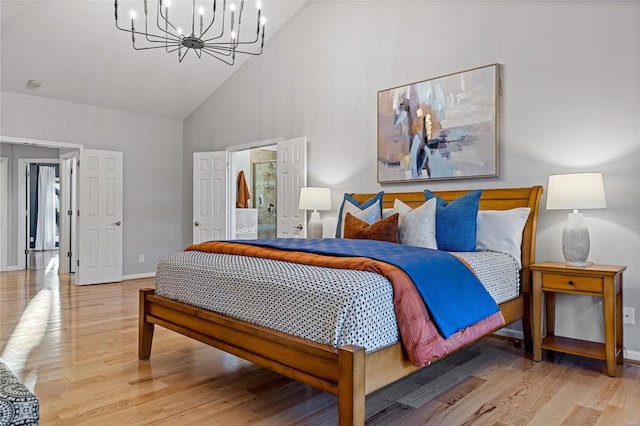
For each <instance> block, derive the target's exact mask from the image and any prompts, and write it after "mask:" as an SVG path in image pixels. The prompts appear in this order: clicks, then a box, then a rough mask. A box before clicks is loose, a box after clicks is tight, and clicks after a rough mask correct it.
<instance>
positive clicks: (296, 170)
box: [276, 136, 307, 238]
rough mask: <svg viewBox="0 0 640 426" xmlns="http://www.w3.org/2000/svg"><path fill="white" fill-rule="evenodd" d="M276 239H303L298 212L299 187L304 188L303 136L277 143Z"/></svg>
mask: <svg viewBox="0 0 640 426" xmlns="http://www.w3.org/2000/svg"><path fill="white" fill-rule="evenodd" d="M277 185H278V186H277V188H278V205H277V207H276V209H277V217H278V223H277V225H276V226H277V229H278V238H305V237H306V236H307V221H306V217H305V211H304V210H299V209H298V204H299V202H300V188H302V187H305V186H307V137H306V136H303V137H300V138H295V139H289V140H285V141H280V142H278V184H277Z"/></svg>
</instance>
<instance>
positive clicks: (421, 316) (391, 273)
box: [186, 241, 504, 367]
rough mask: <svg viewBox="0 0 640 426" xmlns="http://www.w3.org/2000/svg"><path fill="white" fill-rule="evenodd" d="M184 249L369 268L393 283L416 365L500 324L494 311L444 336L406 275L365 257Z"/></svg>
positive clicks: (214, 244) (236, 247) (246, 248)
mask: <svg viewBox="0 0 640 426" xmlns="http://www.w3.org/2000/svg"><path fill="white" fill-rule="evenodd" d="M186 250H196V251H204V252H212V253H225V254H235V255H242V256H253V257H260V258H265V259H273V260H282V261H286V262H294V263H302V264H307V265H314V266H322V267H328V268H338V269H355V270H361V271H369V272H375V273H378V274H380V275H383V276H384V277H385V278H387V279H388V280H389V282H391V285H392V286H393V294H394V296H393V304H394V309H395V313H396V317H397V321H398V328H399V330H400V335H401V338H402V343H403V344H404V347H405V349H406V350H407V354H408V355H409V359H410V360H411V362H412V363H413V364H414V365H415V366H416V367H422V366H424V365H427V364H429V363H430V362H431V361H432V360H434V359H435V358H440V357H442V356H444V355H445V354H447V353H449V352H451V351H453V350H455V349H457V348H460V347H462V346H464V345H465V344H467V343H469V342H471V341H473V340H476V339H478V338H480V337H481V336H483V335H485V334H487V333H489V332H491V331H493V330H496V329H498V328H500V327H502V326H503V325H504V317H503V316H502V313H501V312H497V313H495V314H493V315H491V316H489V317H487V318H485V319H484V320H482V321H480V322H478V323H476V324H474V325H472V326H470V327H467V328H465V329H464V330H461V331H458V332H457V333H455V334H453V335H451V336H450V337H449V338H448V339H444V338H443V337H442V336H441V335H440V334H439V333H438V331H437V329H436V327H435V325H434V323H433V322H432V321H431V319H430V318H429V313H428V312H427V309H426V307H425V305H424V302H423V301H422V298H421V297H420V295H419V293H418V291H417V290H416V288H415V286H414V284H413V282H412V281H411V279H410V278H409V277H408V276H407V274H406V273H405V272H404V271H402V270H401V269H400V268H398V267H396V266H393V265H390V264H388V263H385V262H381V261H377V260H372V259H369V258H366V257H333V256H325V255H319V254H313V253H306V252H299V251H286V250H278V249H272V248H267V247H258V246H252V245H248V244H234V243H229V242H223V241H211V242H206V243H200V244H196V245H192V246H190V247H188V248H187V249H186Z"/></svg>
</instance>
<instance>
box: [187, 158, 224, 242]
mask: <svg viewBox="0 0 640 426" xmlns="http://www.w3.org/2000/svg"><path fill="white" fill-rule="evenodd" d="M227 159H228V155H227V152H226V151H216V152H194V153H193V222H192V227H193V244H198V243H201V242H203V241H212V240H223V239H227V238H228V235H227V230H228V229H229V226H228V225H229V206H230V203H229V194H228V192H229V191H227V181H228V170H227V169H228V167H227V165H228V161H227Z"/></svg>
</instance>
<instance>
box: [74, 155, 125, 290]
mask: <svg viewBox="0 0 640 426" xmlns="http://www.w3.org/2000/svg"><path fill="white" fill-rule="evenodd" d="M77 171H78V189H79V192H78V256H77V258H78V264H77V273H76V284H80V285H84V284H99V283H108V282H118V281H122V220H123V217H122V187H123V179H122V153H121V152H115V151H98V150H94V149H81V150H80V163H79V165H78V168H77Z"/></svg>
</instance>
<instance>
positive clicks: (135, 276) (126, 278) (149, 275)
mask: <svg viewBox="0 0 640 426" xmlns="http://www.w3.org/2000/svg"><path fill="white" fill-rule="evenodd" d="M155 276H156V273H155V272H148V273H146V274H132V275H123V276H122V281H129V280H139V279H141V278H153V277H155Z"/></svg>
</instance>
